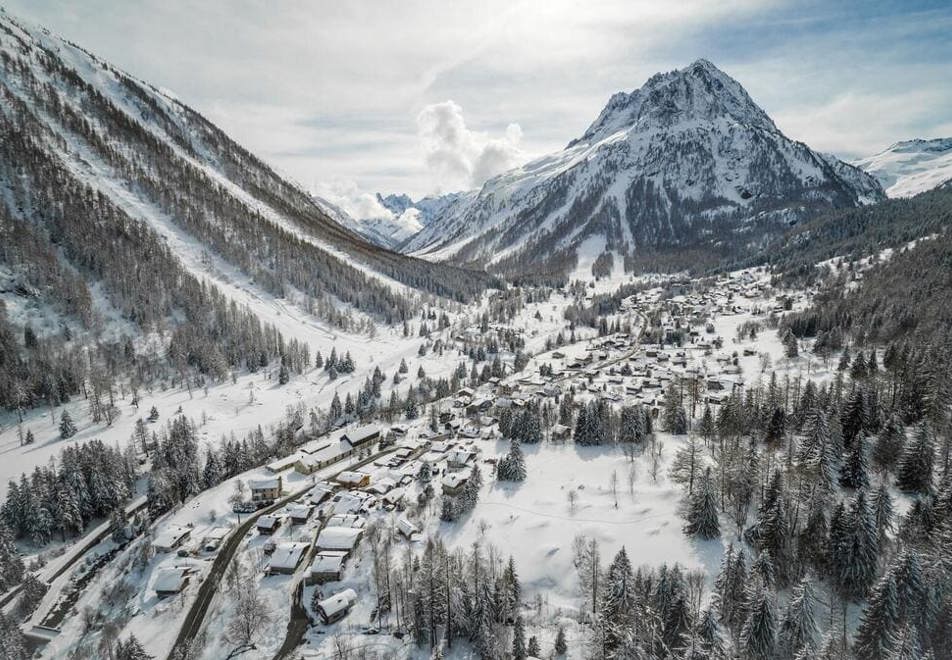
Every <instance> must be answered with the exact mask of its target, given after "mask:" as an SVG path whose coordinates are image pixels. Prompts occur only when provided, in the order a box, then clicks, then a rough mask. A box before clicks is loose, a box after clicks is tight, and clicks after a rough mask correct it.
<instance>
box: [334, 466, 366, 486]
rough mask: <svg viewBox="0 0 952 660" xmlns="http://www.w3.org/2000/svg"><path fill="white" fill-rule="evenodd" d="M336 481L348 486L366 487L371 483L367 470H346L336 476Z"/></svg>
mask: <svg viewBox="0 0 952 660" xmlns="http://www.w3.org/2000/svg"><path fill="white" fill-rule="evenodd" d="M334 481H336V482H337V483H339V484H340V485H342V486H346V487H347V488H366V487H367V486H369V485H370V475H369V474H367V473H366V472H357V471H354V470H345V471H343V472H341V473H340V474H338V475H337V476H336V477H334Z"/></svg>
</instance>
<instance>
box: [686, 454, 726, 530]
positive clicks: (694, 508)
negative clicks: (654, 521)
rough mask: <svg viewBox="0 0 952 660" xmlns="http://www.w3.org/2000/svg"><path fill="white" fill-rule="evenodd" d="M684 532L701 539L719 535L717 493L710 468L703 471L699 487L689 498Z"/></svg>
mask: <svg viewBox="0 0 952 660" xmlns="http://www.w3.org/2000/svg"><path fill="white" fill-rule="evenodd" d="M684 532H685V533H686V534H688V535H690V536H697V537H698V538H702V539H714V538H718V537H719V536H720V535H721V528H720V522H719V520H718V514H717V495H716V493H715V492H714V486H713V484H712V482H711V469H710V468H707V470H706V471H705V473H704V477H703V478H702V479H701V483H700V487H699V488H698V490H697V492H695V494H694V495H693V496H692V498H691V502H690V506H689V507H688V517H687V525H686V526H685V528H684Z"/></svg>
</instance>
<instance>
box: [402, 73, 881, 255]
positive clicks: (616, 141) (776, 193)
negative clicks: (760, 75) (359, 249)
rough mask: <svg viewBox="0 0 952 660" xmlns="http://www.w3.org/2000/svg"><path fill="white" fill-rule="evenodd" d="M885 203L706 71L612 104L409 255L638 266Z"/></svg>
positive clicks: (872, 183)
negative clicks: (591, 244)
mask: <svg viewBox="0 0 952 660" xmlns="http://www.w3.org/2000/svg"><path fill="white" fill-rule="evenodd" d="M883 197H884V194H883V192H882V189H881V187H880V186H879V184H878V183H877V182H876V180H875V179H873V178H872V177H871V176H869V175H867V174H866V173H864V172H862V171H860V170H858V169H857V168H855V167H853V166H850V165H848V164H846V163H842V162H840V161H837V160H835V159H832V158H830V157H828V156H823V155H821V154H818V153H816V152H814V151H812V150H811V149H810V148H809V147H807V146H806V145H805V144H802V143H800V142H795V141H793V140H790V139H788V138H787V137H786V136H784V135H783V134H782V133H781V132H780V131H779V130H778V129H777V127H776V126H775V125H774V123H773V121H771V119H770V118H769V117H768V116H767V115H766V113H764V111H763V110H761V109H760V108H759V107H758V106H757V105H756V104H755V103H754V102H753V101H752V100H751V99H750V97H749V96H748V95H747V93H746V92H745V91H744V89H743V87H742V86H741V85H740V84H739V83H738V82H737V81H735V80H734V79H732V78H731V77H730V76H728V75H726V74H725V73H723V72H722V71H720V70H718V69H717V68H716V67H715V66H714V65H713V64H711V63H710V62H707V61H706V60H698V61H697V62H695V63H693V64H691V65H690V66H688V67H686V68H684V69H681V70H678V71H673V72H670V73H665V74H657V75H655V76H653V77H652V78H650V79H649V80H648V81H647V83H645V85H644V86H643V87H641V88H640V89H637V90H635V91H634V92H631V93H630V94H626V93H618V94H615V95H614V96H612V98H611V99H610V100H609V102H608V104H607V105H606V106H605V108H604V109H603V110H602V112H601V114H600V115H599V116H598V118H596V120H595V121H594V122H593V123H592V125H591V126H590V127H589V128H588V130H586V131H585V133H584V134H583V135H582V136H581V137H579V138H578V139H575V140H573V141H571V142H570V143H569V145H568V146H567V147H566V148H565V149H564V150H563V151H560V152H558V153H554V154H550V155H548V156H545V157H542V158H539V159H537V160H534V161H532V162H530V163H527V164H526V165H524V166H522V167H520V168H517V169H514V170H512V171H510V172H506V173H504V174H502V175H499V176H497V177H495V178H493V179H490V180H489V181H488V182H486V184H485V185H484V186H483V187H482V189H481V190H479V191H478V193H476V194H473V195H470V196H469V198H468V199H467V200H466V202H465V203H462V204H457V205H456V206H454V207H453V208H451V209H449V210H448V211H447V212H445V213H444V214H443V215H442V216H441V217H440V218H439V220H438V221H436V222H432V223H430V224H429V225H428V226H427V227H426V228H424V229H423V230H422V231H421V232H420V233H419V234H418V235H417V236H414V237H413V238H412V239H410V240H409V241H408V242H407V243H405V244H404V245H402V246H401V249H403V250H406V251H409V252H413V253H416V254H421V255H426V256H427V257H428V258H431V259H444V260H445V259H451V260H454V261H457V262H476V263H480V264H483V265H488V266H489V267H490V268H491V269H495V270H500V271H504V272H520V271H524V270H526V269H532V268H534V267H537V266H538V265H539V264H547V267H550V268H551V269H553V270H562V271H563V272H564V270H565V269H566V267H567V266H571V264H572V263H574V262H575V259H576V254H575V253H576V250H577V247H578V246H579V245H580V244H581V243H582V242H583V241H585V240H586V239H587V238H589V237H592V236H598V237H600V238H601V239H602V240H603V241H604V243H605V246H606V250H608V251H611V252H615V253H617V254H620V255H623V256H629V255H633V254H635V253H637V252H638V251H639V250H643V249H645V248H649V249H650V248H653V247H661V246H672V245H674V246H676V245H687V244H693V243H697V242H699V241H700V242H703V241H708V242H713V241H723V240H725V239H729V238H730V237H731V236H732V235H733V234H736V232H737V231H738V230H741V229H746V224H745V221H746V220H749V219H751V218H757V219H758V221H759V222H761V223H766V224H767V225H769V224H770V223H775V224H777V225H780V224H789V223H790V222H795V221H796V220H798V219H800V218H802V217H805V216H807V215H809V214H811V213H813V212H814V211H816V210H818V209H826V208H831V207H832V208H838V207H850V206H857V205H861V204H866V203H871V202H875V201H878V200H881V199H883ZM745 240H748V239H745Z"/></svg>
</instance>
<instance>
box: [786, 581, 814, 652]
mask: <svg viewBox="0 0 952 660" xmlns="http://www.w3.org/2000/svg"><path fill="white" fill-rule="evenodd" d="M814 601H815V596H814V594H813V587H812V586H811V584H810V582H809V580H807V579H806V578H804V579H803V580H801V581H800V583H799V584H798V585H797V586H796V587H795V588H794V590H793V593H792V594H791V597H790V601H789V602H788V603H787V609H786V611H785V612H784V615H783V618H782V619H781V621H780V629H779V631H778V634H777V647H778V648H777V652H778V655H779V656H780V657H781V658H784V659H790V660H792V659H793V658H794V657H796V655H797V654H798V653H800V652H801V651H803V650H804V649H812V648H814V644H815V643H816V637H817V634H818V628H817V624H816V615H815V612H814V607H815V604H814Z"/></svg>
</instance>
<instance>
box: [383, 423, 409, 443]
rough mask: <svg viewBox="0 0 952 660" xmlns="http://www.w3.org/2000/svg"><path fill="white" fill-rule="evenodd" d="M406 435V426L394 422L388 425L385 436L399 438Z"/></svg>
mask: <svg viewBox="0 0 952 660" xmlns="http://www.w3.org/2000/svg"><path fill="white" fill-rule="evenodd" d="M406 436H407V427H406V426H403V425H402V424H394V425H393V426H391V427H390V430H389V431H387V437H388V438H393V439H394V440H399V439H402V438H405V437H406Z"/></svg>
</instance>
